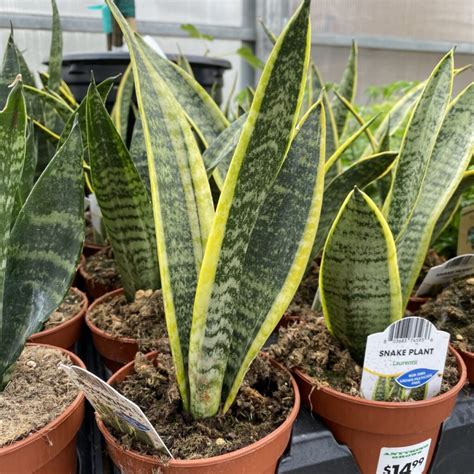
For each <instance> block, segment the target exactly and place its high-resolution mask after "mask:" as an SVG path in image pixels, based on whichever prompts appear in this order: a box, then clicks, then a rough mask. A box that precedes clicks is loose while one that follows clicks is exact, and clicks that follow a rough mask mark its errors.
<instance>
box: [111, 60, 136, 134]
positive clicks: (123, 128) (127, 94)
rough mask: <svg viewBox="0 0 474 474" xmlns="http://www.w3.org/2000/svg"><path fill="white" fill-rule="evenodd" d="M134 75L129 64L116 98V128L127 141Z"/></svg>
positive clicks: (113, 112) (114, 111)
mask: <svg viewBox="0 0 474 474" xmlns="http://www.w3.org/2000/svg"><path fill="white" fill-rule="evenodd" d="M133 88H134V86H133V73H132V65H131V64H129V65H128V66H127V69H125V72H124V73H123V77H122V79H121V80H120V84H119V86H118V89H117V97H116V98H115V104H114V108H113V110H112V117H113V119H114V123H115V127H116V128H117V130H118V131H119V132H120V136H121V137H122V140H124V141H126V140H127V131H128V117H129V115H130V107H131V106H132V99H133Z"/></svg>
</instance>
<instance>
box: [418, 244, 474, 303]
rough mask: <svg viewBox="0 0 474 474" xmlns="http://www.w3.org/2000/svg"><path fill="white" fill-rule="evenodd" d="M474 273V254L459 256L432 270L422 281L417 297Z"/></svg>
mask: <svg viewBox="0 0 474 474" xmlns="http://www.w3.org/2000/svg"><path fill="white" fill-rule="evenodd" d="M472 273H474V254H472V253H471V254H466V255H459V256H458V257H454V258H452V259H451V260H448V261H447V262H444V263H443V264H442V265H437V266H436V267H432V268H430V270H429V272H428V273H427V274H426V276H425V278H424V280H423V281H422V283H421V285H420V287H419V288H418V291H417V292H416V296H423V295H427V294H429V293H431V292H432V291H433V289H434V288H436V287H439V286H441V285H445V284H446V283H449V282H451V281H452V280H454V279H456V278H462V277H465V276H468V275H471V274H472Z"/></svg>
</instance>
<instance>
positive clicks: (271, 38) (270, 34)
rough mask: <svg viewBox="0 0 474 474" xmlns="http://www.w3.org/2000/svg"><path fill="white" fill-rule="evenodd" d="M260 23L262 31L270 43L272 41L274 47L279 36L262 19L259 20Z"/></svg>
mask: <svg viewBox="0 0 474 474" xmlns="http://www.w3.org/2000/svg"><path fill="white" fill-rule="evenodd" d="M258 22H259V23H260V26H261V27H262V30H263V32H264V33H265V36H266V37H267V39H268V41H270V43H271V44H272V45H274V44H275V43H276V42H277V39H278V38H277V35H276V34H275V33H273V31H272V30H271V29H270V28H269V27H268V26H267V25H266V24H265V22H264V21H263V20H262V18H258Z"/></svg>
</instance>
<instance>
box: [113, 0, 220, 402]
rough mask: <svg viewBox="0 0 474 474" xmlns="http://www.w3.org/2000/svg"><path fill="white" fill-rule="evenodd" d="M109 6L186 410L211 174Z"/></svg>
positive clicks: (145, 57)
mask: <svg viewBox="0 0 474 474" xmlns="http://www.w3.org/2000/svg"><path fill="white" fill-rule="evenodd" d="M107 5H108V6H109V8H110V9H111V11H112V14H113V15H114V17H115V19H116V20H117V22H118V24H119V26H120V28H121V29H122V32H123V34H124V38H125V40H126V41H127V45H128V49H129V51H130V60H131V63H132V67H133V75H134V83H135V92H136V96H137V102H138V108H139V111H140V117H141V121H142V127H143V135H144V139H145V143H146V150H147V158H148V168H149V175H150V186H151V197H152V202H153V212H154V221H155V231H156V240H157V244H158V260H159V262H160V275H161V285H162V290H163V298H164V306H165V314H166V324H167V329H168V336H169V339H170V346H171V351H172V354H173V359H174V365H175V369H176V378H177V382H178V386H179V389H180V392H181V397H182V399H183V403H184V407H185V408H188V407H189V395H188V384H187V378H186V374H187V354H188V346H189V342H188V341H189V335H190V328H191V320H192V313H193V303H194V295H195V293H196V285H197V279H198V274H199V271H200V269H201V262H202V258H203V253H204V248H205V246H206V243H207V239H208V236H209V232H210V227H211V223H212V219H213V214H214V209H213V203H212V196H211V191H210V188H209V182H208V179H207V175H206V169H205V167H204V163H203V161H202V157H201V155H200V152H199V148H198V145H197V143H196V140H195V138H194V136H193V133H192V130H191V128H190V125H189V123H188V121H187V119H186V117H185V114H184V112H183V110H182V108H181V107H180V105H179V104H178V102H177V101H176V99H175V98H174V96H173V94H172V92H171V91H170V89H169V88H168V85H167V84H168V83H165V81H164V80H163V78H162V77H161V76H160V75H159V74H158V72H157V70H156V67H155V65H154V64H153V63H152V62H151V61H150V55H149V51H148V50H145V49H144V48H143V44H144V42H143V41H142V40H139V37H138V35H134V34H133V33H132V32H131V31H130V29H129V27H128V24H127V22H126V21H125V19H124V18H123V17H122V15H121V14H120V11H119V10H118V8H117V7H116V6H115V4H114V3H113V2H111V1H110V0H107Z"/></svg>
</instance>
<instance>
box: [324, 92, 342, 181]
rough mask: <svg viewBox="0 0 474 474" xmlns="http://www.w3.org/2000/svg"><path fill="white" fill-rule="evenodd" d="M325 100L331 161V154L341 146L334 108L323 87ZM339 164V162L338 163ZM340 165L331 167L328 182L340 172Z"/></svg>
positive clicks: (327, 143) (327, 177)
mask: <svg viewBox="0 0 474 474" xmlns="http://www.w3.org/2000/svg"><path fill="white" fill-rule="evenodd" d="M321 97H322V100H323V105H324V110H325V112H326V161H329V159H330V158H331V156H333V155H334V153H335V152H336V150H337V149H338V148H339V136H338V134H337V127H336V121H335V119H334V114H333V110H332V105H331V102H330V100H329V97H328V95H327V93H326V90H325V89H323V90H322V92H321ZM337 164H338V165H339V163H337ZM340 171H341V170H340V166H334V167H329V169H328V172H327V175H326V182H329V181H331V180H332V179H333V178H335V177H336V176H337V175H338V174H339V173H340Z"/></svg>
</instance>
